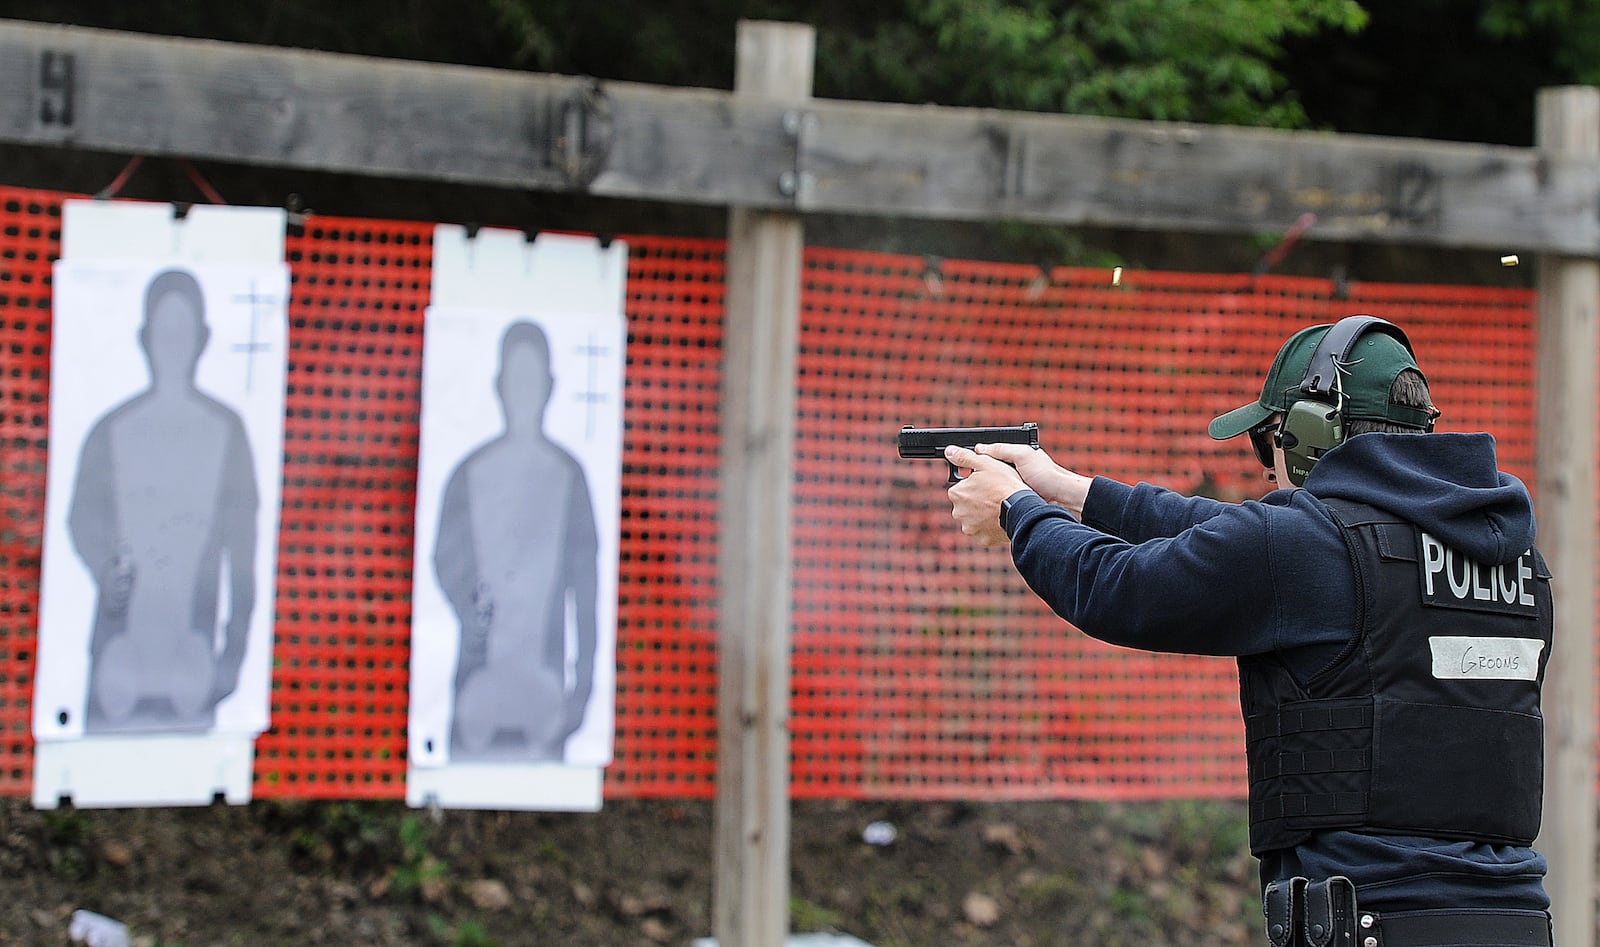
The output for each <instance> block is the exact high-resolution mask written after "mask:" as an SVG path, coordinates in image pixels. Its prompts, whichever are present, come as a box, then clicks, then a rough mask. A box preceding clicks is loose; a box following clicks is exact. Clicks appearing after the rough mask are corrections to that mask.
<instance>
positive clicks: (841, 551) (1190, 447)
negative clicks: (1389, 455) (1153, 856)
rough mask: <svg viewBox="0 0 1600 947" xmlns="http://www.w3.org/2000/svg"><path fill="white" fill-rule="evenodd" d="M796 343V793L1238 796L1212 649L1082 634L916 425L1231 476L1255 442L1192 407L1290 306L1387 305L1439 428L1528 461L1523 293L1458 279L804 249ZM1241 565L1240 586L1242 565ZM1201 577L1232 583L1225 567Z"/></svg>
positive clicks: (1236, 396)
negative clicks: (960, 511)
mask: <svg viewBox="0 0 1600 947" xmlns="http://www.w3.org/2000/svg"><path fill="white" fill-rule="evenodd" d="M806 281H807V282H806V289H805V295H804V300H805V314H804V319H803V329H802V354H801V359H800V372H799V374H800V379H799V384H800V397H799V423H798V443H797V454H798V456H797V471H796V473H797V477H798V480H799V486H798V488H797V491H796V511H795V529H796V544H795V546H796V548H795V580H796V587H797V592H796V599H795V608H796V633H795V654H794V691H795V700H794V706H793V717H792V726H793V729H794V746H793V750H794V756H795V759H796V766H795V779H796V786H795V792H796V795H801V796H808V795H809V796H828V795H864V796H904V797H919V798H928V797H938V796H948V797H969V798H1047V797H1061V796H1070V797H1080V798H1083V797H1089V798H1110V797H1115V798H1153V797H1174V796H1181V797H1201V796H1236V795H1241V794H1242V793H1243V792H1244V788H1245V783H1244V772H1243V764H1242V759H1243V726H1242V724H1241V722H1240V719H1239V711H1238V704H1237V687H1238V683H1237V682H1238V677H1237V673H1236V671H1235V667H1234V664H1233V662H1232V661H1231V660H1224V659H1219V658H1204V657H1187V656H1170V655H1151V654H1143V653H1137V652H1133V651H1127V650H1122V649H1117V648H1112V647H1110V646H1106V645H1102V644H1099V643H1097V642H1094V641H1092V640H1089V639H1087V638H1085V637H1083V636H1082V635H1079V634H1077V633H1076V632H1074V631H1073V630H1072V629H1070V627H1068V626H1067V625H1065V624H1064V623H1062V622H1061V621H1060V620H1059V619H1057V618H1055V617H1054V616H1053V615H1051V614H1050V613H1049V612H1048V610H1047V609H1046V608H1045V607H1044V606H1043V605H1042V604H1041V603H1040V602H1039V601H1038V600H1037V599H1036V598H1034V597H1033V596H1032V595H1031V593H1029V592H1028V591H1027V589H1026V588H1025V587H1024V585H1023V583H1022V581H1021V579H1020V578H1019V577H1018V576H1017V574H1016V571H1015V569H1014V568H1013V567H1012V565H1011V562H1010V558H1009V556H1008V555H1007V554H1006V552H1005V551H1003V550H985V549H980V548H978V547H976V546H975V545H974V544H973V543H972V542H971V541H970V540H969V539H967V538H966V537H964V536H962V535H961V534H960V531H959V530H958V529H957V528H956V526H955V524H954V522H953V521H952V520H951V518H950V507H949V503H948V501H947V500H946V498H945V495H944V491H945V486H946V483H945V480H946V469H945V465H944V464H943V462H942V461H906V460H900V459H899V458H898V456H897V453H896V450H895V444H894V439H895V434H896V432H897V431H898V429H899V428H900V426H901V425H903V424H914V425H918V426H925V425H926V426H953V425H989V424H1017V423H1021V422H1026V421H1035V422H1038V423H1039V425H1040V427H1041V442H1042V446H1044V447H1045V448H1046V449H1047V450H1049V451H1051V453H1052V454H1053V455H1054V456H1055V457H1056V458H1057V459H1058V460H1059V461H1061V462H1062V463H1065V464H1067V465H1068V466H1072V467H1074V468H1075V469H1079V470H1083V471H1087V472H1091V473H1102V474H1106V475H1109V476H1112V477H1117V478H1119V479H1123V480H1128V481H1137V480H1149V481H1152V482H1155V483H1160V484H1163V485H1166V486H1170V487H1173V488H1176V489H1178V490H1182V491H1185V492H1198V493H1203V494H1207V495H1210V496H1216V497H1221V498H1225V499H1240V498H1244V497H1248V496H1258V495H1260V494H1261V493H1263V492H1265V489H1266V487H1267V484H1266V483H1265V482H1264V481H1263V480H1262V477H1261V471H1260V469H1259V467H1258V466H1256V464H1255V462H1254V460H1253V459H1252V457H1251V455H1250V451H1249V447H1248V445H1246V444H1243V443H1241V442H1240V441H1229V442H1221V443H1219V442H1215V441H1212V440H1211V439H1210V438H1209V436H1208V435H1207V434H1206V424H1207V422H1208V421H1209V420H1210V419H1211V418H1212V417H1214V416H1215V415H1217V414H1220V413H1221V412H1223V411H1226V410H1228V409H1231V408H1234V407H1237V406H1238V405H1240V404H1243V403H1245V402H1246V401H1250V400H1253V398H1254V397H1255V394H1256V393H1257V392H1258V391H1259V388H1260V379H1261V376H1262V374H1263V373H1264V371H1265V368H1266V366H1267V365H1269V364H1270V363H1271V361H1272V358H1273V355H1274V354H1275V352H1276V351H1277V348H1278V346H1279V345H1280V344H1281V343H1282V341H1283V339H1284V338H1286V337H1287V336H1288V335H1289V334H1290V333H1291V332H1292V331H1293V330H1294V329H1296V328H1299V327H1301V326H1304V325H1309V324H1312V323H1314V322H1326V321H1332V320H1335V319H1337V318H1339V317H1341V316H1344V315H1348V314H1351V313H1356V312H1373V313H1376V314H1380V315H1387V316H1390V317H1391V318H1394V319H1396V320H1399V321H1400V322H1402V323H1403V324H1404V325H1405V326H1406V328H1407V330H1408V332H1409V333H1410V334H1411V337H1412V338H1413V340H1414V342H1415V344H1416V347H1417V349H1418V351H1419V357H1420V358H1421V359H1422V364H1424V365H1426V366H1430V368H1431V369H1432V372H1433V377H1434V378H1435V379H1436V387H1435V390H1436V393H1437V395H1438V398H1439V399H1440V401H1441V403H1444V404H1447V405H1449V406H1450V408H1449V411H1448V413H1447V416H1446V423H1445V424H1444V426H1443V429H1486V430H1491V431H1496V432H1504V433H1505V434H1506V435H1507V436H1506V437H1505V438H1504V439H1502V447H1503V449H1504V450H1505V454H1504V458H1503V459H1504V460H1505V462H1506V465H1507V467H1508V469H1510V470H1512V471H1514V472H1520V473H1522V474H1523V475H1526V474H1527V472H1528V469H1529V467H1530V465H1531V464H1530V461H1531V451H1532V445H1531V443H1530V441H1529V440H1528V434H1529V433H1531V432H1530V430H1529V429H1528V428H1526V427H1525V425H1527V423H1528V421H1529V411H1530V404H1531V399H1532V388H1531V377H1530V371H1529V366H1530V365H1531V364H1532V352H1531V348H1530V346H1531V343H1532V332H1531V323H1530V320H1531V311H1530V303H1531V296H1530V294H1528V293H1527V292H1520V291H1495V290H1481V289H1471V288H1460V287H1389V286H1376V287H1375V286H1352V287H1349V288H1348V289H1347V290H1345V289H1341V287H1339V286H1336V285H1335V284H1333V283H1332V282H1330V281H1326V280H1315V279H1298V278H1262V279H1255V278H1251V277H1249V276H1229V275H1224V276H1215V275H1197V274H1187V273H1149V272H1128V273H1126V274H1123V275H1121V278H1120V279H1119V280H1116V281H1115V282H1114V281H1113V274H1112V272H1111V271H1109V270H1086V269H1058V270H1056V271H1054V272H1053V273H1050V274H1048V276H1046V275H1045V274H1043V273H1041V272H1040V271H1039V270H1038V269H1037V268H1036V267H1032V266H1012V265H997V264H993V263H973V262H958V261H948V260H947V261H942V262H941V261H926V260H923V259H919V258H912V257H890V256H874V255H867V254H860V253H854V252H842V251H833V250H820V249H812V250H810V251H809V252H808V255H807V268H806ZM1241 581H1251V578H1250V577H1241ZM1219 594H1226V592H1225V590H1219Z"/></svg>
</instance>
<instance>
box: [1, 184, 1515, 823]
mask: <svg viewBox="0 0 1600 947" xmlns="http://www.w3.org/2000/svg"><path fill="white" fill-rule="evenodd" d="M67 196H68V195H60V194H48V193H43V192H37V191H21V190H6V189H0V264H3V266H0V343H3V345H0V372H3V376H0V377H3V378H4V380H5V389H4V403H5V411H4V414H3V415H0V427H3V430H0V438H3V443H4V445H5V458H4V464H3V465H0V504H4V519H3V522H0V735H3V737H4V740H3V742H0V793H5V794H26V793H27V792H28V790H29V788H30V785H31V777H30V767H31V757H32V741H31V737H30V735H29V734H30V729H31V719H30V718H31V711H30V709H29V698H30V693H31V690H32V680H31V675H32V667H33V658H34V651H35V648H34V641H35V637H34V636H35V617H34V616H35V611H36V608H37V596H38V569H39V547H40V536H41V534H42V532H43V524H42V517H43V507H44V468H45V450H46V443H45V432H46V418H45V413H46V406H47V392H48V388H47V386H48V366H49V316H50V289H49V281H50V280H49V274H50V263H51V261H52V259H53V258H54V256H55V255H56V253H57V252H58V249H59V232H58V231H59V207H60V203H61V201H62V200H63V199H65V198H66V197H67ZM431 232H432V225H430V224H421V223H396V222H382V221H363V220H346V219H331V218H313V219H312V220H311V221H310V222H308V224H307V226H306V228H305V230H304V232H296V233H293V234H291V235H290V236H289V238H288V240H287V243H286V252H287V256H288V259H289V261H290V266H291V271H292V278H293V296H292V301H291V309H290V322H291V326H290V354H289V376H288V385H289V390H288V396H287V402H286V420H285V464H284V490H283V515H282V524H281V528H280V538H279V543H280V547H279V553H278V569H279V572H278V582H277V590H276V595H277V598H276V602H277V605H276V644H275V653H274V671H273V691H272V694H273V696H272V729H271V730H270V731H268V732H267V733H266V734H264V735H263V736H262V737H261V739H260V740H259V741H258V745H257V761H256V787H255V791H256V793H257V794H258V795H261V796H290V797H312V798H350V797H369V798H395V797H399V796H401V795H402V794H403V786H402V783H403V780H404V777H405V727H406V680H407V670H408V664H409V648H408V635H409V621H410V604H409V597H410V596H409V592H410V584H411V568H412V562H411V547H412V533H411V520H412V514H413V507H414V497H413V493H414V490H415V474H416V451H417V431H418V413H419V405H418V401H417V399H418V393H419V391H420V367H421V335H422V320H423V312H424V308H425V306H426V305H427V299H428V291H429V284H430V273H429V268H430V262H431ZM628 243H629V246H630V262H629V274H628V287H627V303H626V307H627V314H628V322H629V343H628V365H627V379H626V391H625V412H624V427H625V431H624V447H623V476H622V493H623V496H622V522H621V528H622V537H621V545H620V556H621V563H620V584H619V597H620V601H619V608H618V623H619V628H618V643H617V699H616V762H615V764H614V765H613V766H611V767H610V768H608V769H607V771H606V783H605V791H606V793H607V794H608V795H610V796H613V797H618V796H669V797H670V796H707V795H710V794H711V792H712V790H713V785H714V779H715V736H716V734H715V724H716V646H715V641H716V569H717V526H716V522H717V476H718V475H717V456H718V432H719V408H718V405H719V401H720V391H719V385H720V381H721V375H720V366H721V339H722V317H723V312H722V307H723V245H722V244H721V242H719V241H696V240H676V239H664V238H656V237H630V238H628ZM804 278H805V285H804V289H803V296H802V304H803V309H804V311H803V318H802V330H801V331H802V337H801V354H800V360H799V377H798V384H799V391H798V399H797V411H798V418H797V428H796V435H797V440H796V465H795V491H794V497H795V506H794V570H793V581H794V589H795V600H794V601H795V631H794V639H793V645H794V651H793V654H794V660H793V671H794V676H793V682H792V692H793V701H792V713H791V728H792V732H793V743H792V753H793V760H794V763H793V769H792V771H793V777H794V793H795V795H797V796H803V797H888V796H899V797H906V798H935V797H957V796H959V797H964V798H975V799H977V798H1012V799H1017V798H1046V797H1050V798H1054V797H1076V798H1153V797H1191V798H1192V797H1200V796H1237V795H1240V794H1242V792H1243V790H1244V783H1243V772H1242V763H1241V749H1242V725H1241V723H1240V721H1239V715H1238V709H1237V703H1236V681H1237V677H1236V673H1235V671H1234V667H1233V664H1232V663H1231V662H1230V661H1226V660H1223V659H1214V658H1192V657H1178V656H1160V655H1147V654H1141V653H1136V652H1131V651H1125V650H1119V649H1114V648H1110V647H1108V646H1104V645H1101V644H1098V643H1096V642H1094V641H1091V640H1089V639H1086V638H1085V637H1083V636H1082V635H1080V634H1077V633H1076V632H1074V631H1073V630H1072V629H1071V628H1069V627H1068V626H1066V625H1065V624H1063V623H1062V622H1060V621H1059V620H1058V619H1056V618H1055V617H1054V616H1052V615H1050V614H1049V613H1048V611H1047V610H1046V609H1045V608H1044V607H1043V606H1042V605H1041V604H1040V603H1039V602H1038V601H1037V600H1036V599H1034V598H1033V597H1032V596H1031V594H1030V593H1028V591H1027V590H1026V589H1025V588H1024V586H1023V585H1022V582H1021V580H1020V579H1019V578H1018V577H1017V575H1016V572H1015V570H1014V569H1013V568H1012V566H1011V565H1010V562H1009V560H1008V558H1007V557H1006V555H1005V554H1004V552H1002V551H999V550H983V549H979V548H977V547H975V546H973V545H972V543H971V542H970V541H969V540H967V539H966V538H965V537H963V536H961V534H960V532H959V530H958V529H957V527H956V526H955V524H954V522H953V521H952V520H951V519H950V515H949V505H948V503H947V502H946V500H945V497H944V489H945V482H944V481H945V469H944V464H943V462H941V461H907V460H901V459H899V457H898V456H897V454H896V451H895V444H894V440H895V434H896V433H897V431H898V429H899V427H900V426H901V425H902V424H917V425H964V424H997V423H1003V424H1012V423H1019V422H1022V421H1037V422H1038V423H1039V424H1040V426H1041V428H1042V441H1043V444H1044V446H1045V447H1046V448H1047V449H1049V450H1050V451H1051V452H1052V453H1053V454H1055V455H1056V456H1057V457H1058V458H1059V459H1060V460H1062V461H1063V462H1066V463H1069V464H1071V465H1074V466H1076V467H1079V468H1080V469H1083V470H1085V471H1089V472H1095V473H1104V474H1108V475H1110V476H1114V477H1119V478H1122V479H1126V480H1138V479H1146V480H1151V481H1153V482H1158V483H1162V484H1164V485H1167V486H1171V487H1174V488H1176V489H1179V490H1184V491H1197V492H1201V493H1206V494H1209V495H1212V496H1217V497H1222V498H1241V497H1245V496H1253V495H1257V494H1259V493H1260V492H1262V489H1263V487H1264V486H1265V484H1264V483H1263V482H1262V481H1261V480H1260V472H1259V471H1258V470H1255V469H1254V468H1253V461H1252V460H1251V458H1250V456H1249V452H1248V448H1247V447H1245V446H1244V445H1243V444H1241V443H1237V442H1224V443H1217V442H1213V441H1211V440H1210V439H1209V438H1208V437H1207V436H1206V434H1205V425H1206V422H1207V421H1208V420H1209V419H1210V418H1211V417H1212V416H1213V415H1215V414H1217V413H1219V412H1221V411H1223V410H1226V409H1229V408H1232V407H1235V406H1236V405H1238V404H1240V403H1243V402H1244V401H1246V400H1249V399H1250V398H1252V397H1253V396H1254V394H1255V391H1256V389H1257V388H1258V386H1259V383H1260V381H1259V379H1260V375H1261V372H1262V370H1263V369H1264V367H1265V366H1266V365H1267V364H1268V363H1269V362H1270V360H1271V358H1272V355H1273V353H1274V352H1275V350H1276V348H1277V346H1278V344H1279V343H1280V342H1281V341H1282V339H1283V338H1284V337H1285V336H1286V335H1287V334H1288V333H1289V332H1290V331H1292V330H1293V329H1294V328H1296V327H1298V326H1301V325H1304V324H1308V323H1310V322H1312V321H1330V320H1333V319H1335V318H1337V317H1339V316H1343V315H1346V314H1349V313H1353V312H1372V313H1375V314H1377V315H1382V316H1385V317H1388V318H1391V319H1394V320H1396V321H1398V322H1400V323H1402V324H1403V325H1404V326H1405V327H1406V329H1407V331H1408V333H1409V334H1410V336H1411V338H1412V340H1413V342H1414V343H1415V344H1416V347H1417V349H1418V354H1419V357H1420V359H1421V361H1422V363H1423V365H1424V366H1426V367H1427V369H1428V371H1429V376H1430V381H1431V382H1432V384H1433V389H1434V393H1435V396H1436V398H1437V399H1438V401H1439V402H1440V403H1441V404H1443V405H1444V406H1445V409H1446V414H1445V417H1444V418H1443V420H1442V422H1441V428H1442V429H1445V430H1489V431H1492V432H1494V433H1495V434H1496V435H1497V436H1498V438H1499V443H1500V448H1501V452H1502V454H1501V459H1502V462H1503V465H1504V466H1505V467H1506V469H1507V470H1509V471H1511V472H1512V473H1515V474H1517V475H1519V476H1521V477H1523V478H1524V479H1525V480H1529V481H1530V482H1531V468H1532V453H1533V444H1532V424H1531V422H1532V410H1533V409H1532V401H1533V391H1532V364H1533V352H1532V345H1533V331H1532V319H1533V313H1532V303H1533V297H1532V294H1531V293H1529V292H1527V291H1522V290H1491V289H1478V288H1464V287H1453V286H1393V285H1372V284H1352V285H1349V286H1341V285H1336V284H1334V283H1332V282H1330V281H1326V280H1314V279H1299V278H1287V277H1264V278H1251V277H1249V276H1234V275H1223V276H1217V275H1197V274H1185V273H1152V272H1139V271H1129V272H1126V273H1124V274H1123V275H1122V278H1121V279H1120V281H1118V282H1117V283H1116V284H1115V285H1114V284H1113V281H1112V278H1111V273H1110V272H1109V271H1106V270H1088V269H1057V270H1055V271H1054V272H1051V273H1048V274H1046V273H1041V272H1040V271H1039V270H1038V269H1037V268H1035V267H1032V266H1015V265H1006V264H994V263H977V262H966V261H948V260H947V261H927V260H924V259H922V258H917V257H906V256H893V255H886V254H871V253H862V252H856V251H840V250H827V249H819V248H812V249H809V250H807V252H806V261H805V273H804Z"/></svg>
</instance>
